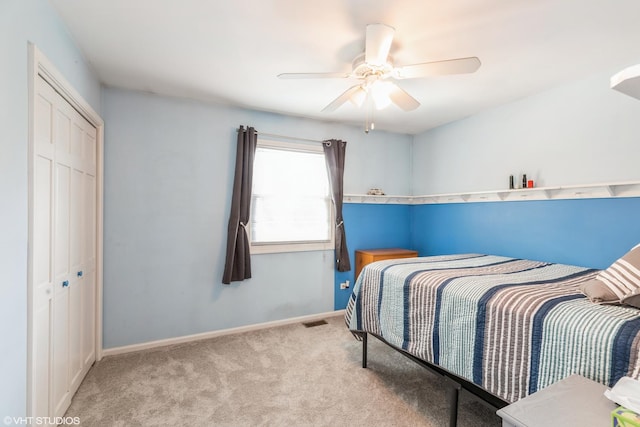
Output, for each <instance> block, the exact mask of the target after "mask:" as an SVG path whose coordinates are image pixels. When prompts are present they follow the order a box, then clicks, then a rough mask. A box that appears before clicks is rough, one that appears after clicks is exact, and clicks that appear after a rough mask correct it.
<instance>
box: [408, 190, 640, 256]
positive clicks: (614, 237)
mask: <svg viewBox="0 0 640 427" xmlns="http://www.w3.org/2000/svg"><path fill="white" fill-rule="evenodd" d="M411 208H412V209H411V225H410V228H411V243H410V245H411V246H412V247H413V248H414V249H416V250H418V252H419V253H420V255H422V256H426V255H437V254H449V253H465V252H478V253H488V254H495V255H505V256H512V257H516V258H527V259H535V260H543V261H551V262H559V263H564V264H573V265H580V266H585V267H591V268H601V269H602V268H606V267H608V266H609V265H610V264H611V263H612V262H613V261H615V260H616V259H617V258H619V257H620V256H622V255H624V254H625V253H626V252H627V251H628V250H629V249H631V248H632V247H633V246H635V245H636V244H638V243H640V198H620V199H615V198H611V199H575V200H548V201H521V202H495V203H468V204H464V203H460V204H441V205H420V206H412V207H411Z"/></svg>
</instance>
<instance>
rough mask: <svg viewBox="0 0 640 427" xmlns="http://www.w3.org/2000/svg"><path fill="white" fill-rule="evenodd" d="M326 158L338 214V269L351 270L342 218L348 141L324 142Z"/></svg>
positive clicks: (332, 195) (332, 194) (332, 140)
mask: <svg viewBox="0 0 640 427" xmlns="http://www.w3.org/2000/svg"><path fill="white" fill-rule="evenodd" d="M322 147H323V148H324V158H325V160H326V162H327V171H328V172H329V184H330V185H331V198H332V199H333V206H334V208H335V216H336V252H335V255H336V269H337V270H338V271H349V270H351V262H350V261H349V251H348V249H347V235H346V233H345V231H344V221H343V219H342V198H343V196H344V189H343V181H344V158H345V153H346V151H347V150H346V149H347V143H346V142H345V141H340V140H337V139H329V140H327V141H324V142H323V144H322Z"/></svg>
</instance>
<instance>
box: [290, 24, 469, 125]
mask: <svg viewBox="0 0 640 427" xmlns="http://www.w3.org/2000/svg"><path fill="white" fill-rule="evenodd" d="M394 34H395V29H394V28H393V27H391V26H389V25H385V24H369V25H367V29H366V38H365V51H364V53H362V54H360V55H358V56H357V57H356V58H355V59H354V60H353V63H352V65H351V72H350V73H340V72H337V73H283V74H280V75H278V77H279V78H281V79H306V78H312V79H313V78H349V79H357V80H360V82H358V84H356V85H354V86H351V87H350V88H349V89H347V90H346V91H344V92H343V93H342V94H340V95H339V96H338V97H337V98H336V99H334V100H333V101H332V102H331V103H329V105H327V106H326V107H325V108H323V109H322V111H323V112H333V111H335V110H337V109H338V108H339V107H341V106H342V105H343V104H344V103H346V102H347V101H350V102H351V103H352V104H354V105H355V106H356V107H358V108H360V107H363V106H364V108H365V109H366V110H367V111H366V113H365V114H366V119H365V132H366V133H368V132H369V130H373V128H374V127H375V125H374V123H373V109H374V108H375V109H376V110H382V109H384V108H386V107H388V106H389V105H390V104H392V103H393V104H395V105H396V106H398V107H399V108H400V109H402V110H404V111H413V110H415V109H417V108H418V107H419V106H420V102H418V101H417V100H416V99H415V98H413V97H412V96H411V95H409V94H408V93H407V92H406V91H405V90H404V89H402V88H401V87H400V86H398V85H397V84H396V83H395V82H393V81H392V80H402V79H415V78H423V77H432V76H440V75H448V74H464V73H473V72H475V71H476V70H477V69H478V68H479V67H480V60H479V59H478V58H476V57H468V58H457V59H448V60H444V61H434V62H424V63H420V64H412V65H405V66H402V67H394V65H393V59H392V58H391V57H390V56H389V52H390V50H391V44H392V43H393V36H394Z"/></svg>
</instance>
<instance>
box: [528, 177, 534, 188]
mask: <svg viewBox="0 0 640 427" xmlns="http://www.w3.org/2000/svg"><path fill="white" fill-rule="evenodd" d="M527 188H533V180H532V179H530V180H529V181H527Z"/></svg>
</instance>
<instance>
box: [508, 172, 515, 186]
mask: <svg viewBox="0 0 640 427" xmlns="http://www.w3.org/2000/svg"><path fill="white" fill-rule="evenodd" d="M514 188H515V186H514V184H513V175H509V190H513V189H514Z"/></svg>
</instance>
